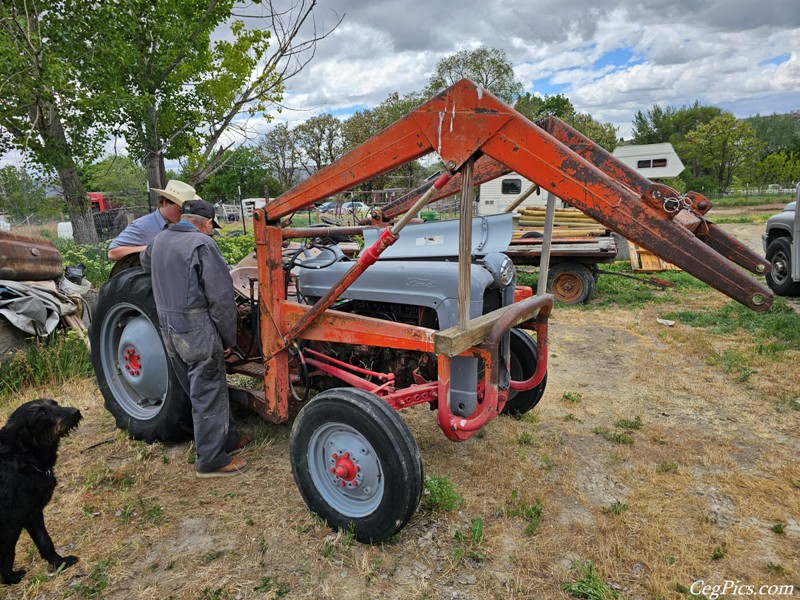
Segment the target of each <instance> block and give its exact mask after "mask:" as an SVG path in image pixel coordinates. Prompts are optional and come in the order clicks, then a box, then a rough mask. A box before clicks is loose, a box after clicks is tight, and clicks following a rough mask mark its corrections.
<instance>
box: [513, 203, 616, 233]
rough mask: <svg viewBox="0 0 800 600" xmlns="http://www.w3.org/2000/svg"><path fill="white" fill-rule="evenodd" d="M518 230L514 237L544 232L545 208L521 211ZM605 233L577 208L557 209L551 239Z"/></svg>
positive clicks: (533, 207)
mask: <svg viewBox="0 0 800 600" xmlns="http://www.w3.org/2000/svg"><path fill="white" fill-rule="evenodd" d="M520 212H521V216H520V220H519V228H518V229H517V230H516V231H515V232H514V235H515V237H521V236H522V235H524V234H525V233H527V232H529V231H538V232H539V233H542V232H543V231H544V217H545V208H544V207H543V206H528V207H525V208H524V209H522V210H521V211H520ZM605 233H606V230H605V228H604V227H603V226H602V225H601V224H600V223H598V222H597V221H595V220H594V219H592V218H591V217H589V216H587V215H585V214H583V213H582V212H581V211H579V210H578V209H577V208H557V209H556V218H555V223H554V226H553V237H554V238H558V237H592V236H598V235H603V234H605Z"/></svg>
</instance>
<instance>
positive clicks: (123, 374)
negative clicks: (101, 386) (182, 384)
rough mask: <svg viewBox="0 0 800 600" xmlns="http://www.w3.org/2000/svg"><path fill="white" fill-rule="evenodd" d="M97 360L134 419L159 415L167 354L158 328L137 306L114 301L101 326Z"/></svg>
mask: <svg viewBox="0 0 800 600" xmlns="http://www.w3.org/2000/svg"><path fill="white" fill-rule="evenodd" d="M99 354H100V360H101V364H102V368H103V373H104V375H105V378H106V383H107V384H108V387H109V388H110V389H111V393H112V394H113V396H114V398H115V399H116V400H117V403H118V404H119V405H120V407H121V408H122V409H123V410H124V411H125V412H126V413H127V414H129V415H130V416H131V417H132V418H133V419H136V420H140V421H146V420H149V419H152V418H154V417H156V416H157V415H158V413H159V412H160V411H161V408H162V406H163V403H164V399H165V398H166V395H167V388H168V382H169V374H168V367H167V360H168V359H167V356H166V354H165V352H164V346H163V345H162V343H161V336H160V335H159V333H158V328H157V327H156V326H155V324H154V323H153V322H152V321H151V320H150V319H149V318H147V315H145V314H144V313H142V311H141V310H139V309H138V308H137V307H136V306H134V305H133V304H128V303H120V304H116V305H114V307H113V308H111V310H109V311H108V313H107V314H106V317H105V319H103V323H102V326H101V328H100V348H99Z"/></svg>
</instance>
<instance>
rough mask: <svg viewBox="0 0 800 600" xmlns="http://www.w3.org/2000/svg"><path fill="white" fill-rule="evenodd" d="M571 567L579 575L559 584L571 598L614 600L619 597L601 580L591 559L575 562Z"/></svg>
mask: <svg viewBox="0 0 800 600" xmlns="http://www.w3.org/2000/svg"><path fill="white" fill-rule="evenodd" d="M573 568H574V569H576V570H577V571H578V575H579V577H578V578H577V579H575V580H574V581H568V582H566V583H564V584H563V585H562V586H561V589H562V590H564V591H565V592H567V593H568V594H569V595H570V596H572V597H573V598H585V599H586V600H614V599H615V598H619V594H618V593H617V592H615V591H614V590H612V589H611V588H610V587H608V585H607V584H606V582H605V581H603V578H602V577H601V576H600V574H599V573H598V572H597V571H596V570H595V568H594V565H593V564H592V562H591V561H587V562H581V563H576V564H575V565H573Z"/></svg>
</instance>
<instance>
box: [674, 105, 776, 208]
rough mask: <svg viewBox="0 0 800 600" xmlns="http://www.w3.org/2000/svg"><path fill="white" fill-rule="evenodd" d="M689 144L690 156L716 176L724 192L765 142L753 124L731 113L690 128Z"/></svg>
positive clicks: (717, 185) (716, 181)
mask: <svg viewBox="0 0 800 600" xmlns="http://www.w3.org/2000/svg"><path fill="white" fill-rule="evenodd" d="M686 144H687V148H686V153H687V156H688V157H689V158H690V159H691V160H694V161H697V163H698V164H699V165H700V166H701V167H702V168H704V169H706V170H707V171H708V172H709V173H710V174H711V175H712V176H713V178H714V183H715V185H716V187H717V191H720V192H722V191H724V190H727V189H728V188H729V187H730V185H731V181H732V180H733V176H734V175H735V174H736V172H737V170H738V169H740V168H741V167H742V166H743V165H745V163H746V162H747V161H748V160H753V159H754V158H755V157H757V156H758V155H759V153H760V152H761V149H762V148H763V146H764V144H763V142H761V141H760V140H758V138H756V135H755V131H754V130H753V127H752V126H751V125H750V124H748V123H747V122H745V121H743V120H740V119H736V118H735V117H734V116H733V115H732V114H730V113H724V114H722V115H720V116H718V117H714V118H713V119H712V120H711V121H710V122H709V123H706V124H702V125H699V126H698V127H697V128H696V129H694V130H692V131H690V132H689V133H688V134H687V136H686Z"/></svg>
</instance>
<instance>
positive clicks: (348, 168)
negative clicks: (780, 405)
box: [249, 80, 772, 440]
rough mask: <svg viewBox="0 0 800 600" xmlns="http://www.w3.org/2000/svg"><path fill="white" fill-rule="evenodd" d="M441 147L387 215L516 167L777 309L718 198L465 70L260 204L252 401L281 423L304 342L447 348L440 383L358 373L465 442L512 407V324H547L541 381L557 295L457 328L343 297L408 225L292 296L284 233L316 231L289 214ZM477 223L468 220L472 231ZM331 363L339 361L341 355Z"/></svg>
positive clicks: (717, 282) (722, 286)
mask: <svg viewBox="0 0 800 600" xmlns="http://www.w3.org/2000/svg"><path fill="white" fill-rule="evenodd" d="M431 152H436V153H437V154H438V155H439V157H440V158H441V159H442V161H443V162H444V164H445V165H446V168H447V171H448V172H447V173H445V175H444V176H443V177H442V178H440V180H439V181H437V182H436V183H435V184H433V187H430V186H426V188H428V187H430V189H420V190H417V191H415V192H414V193H412V194H410V195H408V196H407V197H405V198H402V199H400V200H398V201H397V202H395V203H393V204H392V205H390V206H388V207H386V208H385V209H384V210H383V211H376V212H374V213H373V215H372V216H373V220H374V221H376V222H383V221H384V220H386V221H388V220H389V219H391V218H393V217H395V216H397V215H399V214H401V213H402V212H405V211H409V209H410V208H411V207H412V206H413V207H414V209H417V210H418V206H419V201H420V198H421V197H423V193H424V194H425V196H424V199H425V202H430V201H435V200H436V199H438V198H441V197H445V196H447V195H450V194H452V193H454V192H456V191H457V190H458V189H459V185H461V184H462V179H463V183H464V185H461V187H462V212H465V211H466V213H467V214H470V212H471V188H472V184H473V181H474V183H475V184H478V183H481V182H482V181H485V180H488V179H492V178H494V177H497V176H499V175H502V174H503V173H506V172H509V171H516V172H517V173H520V174H521V175H523V176H525V177H526V178H528V179H529V180H531V181H533V182H534V183H536V184H537V185H539V186H540V187H542V188H544V189H546V190H547V191H549V192H551V193H553V194H556V195H558V196H559V197H560V198H562V199H564V200H565V201H566V202H568V203H569V204H571V205H572V206H575V207H577V208H579V209H580V210H582V211H583V212H585V213H586V214H588V215H590V216H591V217H593V218H594V219H596V220H597V221H599V222H601V223H603V224H604V225H605V226H606V227H608V228H609V229H612V230H614V231H616V232H618V233H620V234H621V235H623V236H625V237H626V238H628V239H630V240H632V241H634V242H635V243H637V244H639V245H640V246H642V247H644V248H647V249H648V250H650V251H652V252H654V253H655V254H656V255H658V256H660V257H662V258H664V259H665V260H668V261H669V262H671V263H673V264H676V265H678V266H679V267H681V268H682V269H683V270H685V271H687V272H689V273H691V274H693V275H695V276H696V277H698V278H699V279H701V280H703V281H705V282H706V283H708V284H709V285H711V286H712V287H714V288H716V289H718V290H720V291H721V292H723V293H725V294H727V295H729V296H730V297H732V298H734V299H735V300H737V301H738V302H740V303H742V304H744V305H746V306H748V307H750V308H751V309H753V310H765V309H767V308H768V307H769V306H770V305H771V303H772V293H771V292H770V290H769V289H768V288H767V287H766V286H764V285H763V284H761V283H760V282H758V281H756V280H755V279H753V278H752V276H750V275H749V274H747V273H745V272H744V271H742V270H741V269H740V268H739V267H738V266H737V265H741V266H744V267H745V268H747V269H749V270H751V271H753V272H755V273H763V271H764V269H765V268H766V267H767V265H766V263H765V261H764V259H763V258H761V257H759V256H758V255H757V254H755V253H754V252H752V251H750V250H749V249H747V248H746V247H744V246H743V245H741V244H740V243H739V242H737V241H735V240H733V239H732V238H730V237H729V236H727V235H726V234H725V233H724V232H722V231H721V230H720V229H718V228H717V227H716V226H714V225H713V223H711V222H710V221H708V220H707V219H706V218H705V213H706V212H707V211H708V209H709V208H710V207H711V205H710V203H709V202H708V200H707V199H706V198H704V197H703V196H701V195H699V194H695V193H689V194H685V195H681V194H679V193H678V192H676V191H675V190H673V189H671V188H669V187H667V186H664V185H660V184H653V183H651V182H650V181H648V180H647V179H645V178H643V177H641V176H640V175H638V174H637V173H636V172H635V171H633V170H631V169H629V168H627V167H625V165H623V164H622V163H621V162H620V161H618V160H617V159H616V158H614V157H613V156H612V155H610V154H608V153H607V152H605V151H604V150H602V148H599V147H598V146H597V145H596V144H594V142H592V141H591V140H588V139H587V138H585V137H583V136H582V135H581V134H579V133H578V132H576V131H575V130H573V129H571V128H570V127H568V126H567V125H566V124H564V123H563V122H561V121H559V120H558V119H555V118H548V119H546V120H544V121H543V122H541V123H540V124H539V125H537V124H534V123H533V122H531V121H529V120H528V119H526V118H525V117H523V116H521V115H520V114H518V113H517V112H516V111H514V110H513V109H512V108H510V107H509V106H507V105H506V104H504V103H503V102H502V101H500V100H499V99H498V98H496V97H495V96H493V95H492V94H491V93H489V92H487V91H486V90H484V89H482V88H481V87H479V86H477V85H475V84H474V83H472V82H470V81H468V80H462V81H460V82H458V83H456V84H455V85H453V86H452V87H450V88H448V89H447V90H445V91H444V92H442V93H440V94H438V95H437V96H435V97H434V98H432V99H431V100H430V101H428V102H427V103H425V104H423V105H422V106H420V107H419V108H417V109H416V110H414V111H413V112H411V113H410V114H408V115H407V116H406V117H404V118H402V119H400V120H399V121H397V122H396V123H394V124H392V125H390V126H389V127H387V128H386V129H385V130H383V131H382V132H381V133H379V134H378V135H376V136H375V137H373V138H371V139H369V140H367V141H366V142H364V143H363V144H361V145H360V146H358V147H357V148H355V149H354V150H352V151H351V152H350V153H349V154H347V155H345V156H344V157H343V158H341V159H340V160H338V161H336V162H335V163H333V164H331V165H330V166H328V167H325V168H323V169H321V170H320V171H318V172H317V173H315V174H314V175H313V176H311V177H309V178H308V179H307V180H305V181H303V182H302V183H300V184H299V185H297V186H296V187H294V188H293V189H291V190H289V191H288V192H286V193H284V194H283V195H281V196H280V197H278V198H276V199H274V200H272V201H270V202H269V203H267V204H266V205H265V206H264V207H263V208H260V209H257V210H256V211H255V212H254V216H253V219H254V231H255V241H256V251H257V258H258V288H259V289H258V294H259V298H260V302H259V309H260V323H261V331H260V332H259V335H260V336H261V348H262V352H263V367H264V369H263V371H264V382H265V391H264V392H263V393H251V394H250V398H249V404H250V406H251V407H252V408H254V409H255V410H256V411H257V412H258V413H259V414H261V415H262V416H263V417H264V418H265V419H267V420H269V421H273V422H280V421H284V420H286V419H288V418H290V416H291V415H293V414H294V412H295V411H294V408H293V407H292V406H291V403H290V398H291V394H290V389H289V386H290V383H289V382H290V372H289V358H290V352H291V351H292V350H293V348H295V346H296V345H297V343H298V342H299V341H300V340H325V341H329V342H341V343H348V344H363V345H370V346H377V347H391V348H398V349H405V350H412V351H419V352H433V353H436V354H437V356H438V376H439V377H438V379H439V380H438V382H436V383H430V384H422V385H419V386H412V387H411V388H407V389H405V390H395V389H393V388H392V387H391V382H383V383H380V384H371V383H369V382H367V380H366V379H363V378H361V382H362V383H359V381H358V380H359V376H358V374H357V373H356V374H350V375H348V377H351V379H350V380H349V381H351V382H352V383H353V384H355V385H357V386H359V387H362V389H367V390H368V391H371V392H373V393H375V394H378V395H380V396H382V397H383V398H384V399H386V401H387V402H388V403H389V404H390V405H391V406H393V407H394V408H403V407H405V406H409V405H412V404H415V403H419V402H432V403H436V404H437V408H438V420H439V425H440V427H441V428H442V430H443V431H444V433H445V434H446V435H447V436H448V437H449V438H450V439H453V440H464V439H466V438H468V437H469V436H470V435H472V434H473V433H474V432H475V431H477V430H478V429H479V428H480V427H481V426H483V425H484V424H486V423H487V422H488V421H489V420H491V419H492V418H493V417H494V416H496V415H497V414H498V413H499V412H500V411H501V410H502V408H503V404H504V401H505V399H506V397H507V395H508V389H502V387H505V388H508V387H509V386H508V385H505V386H501V384H500V383H499V380H500V378H499V376H498V373H499V368H498V344H499V342H500V340H501V338H502V336H503V335H504V334H505V333H506V332H507V331H508V330H509V329H510V328H511V327H517V326H519V327H523V328H528V329H534V330H535V331H536V332H537V345H538V351H539V361H540V365H539V367H540V368H539V369H537V374H536V375H534V377H532V378H531V380H529V381H528V382H524V383H523V384H521V383H520V382H512V386H511V387H513V389H520V386H521V385H522V386H526V385H527V386H529V387H528V388H527V389H530V387H532V386H533V385H536V383H539V382H541V380H542V377H543V376H544V369H545V368H546V364H547V320H548V316H549V314H550V311H551V308H552V297H551V296H549V295H544V296H534V297H531V298H528V299H526V300H523V301H521V302H518V303H516V304H513V305H510V306H506V307H504V308H501V309H499V310H497V311H494V312H493V313H490V314H488V315H484V316H482V317H479V318H477V319H473V320H471V321H468V322H466V323H465V322H462V321H461V320H460V321H459V326H457V327H454V328H452V329H451V330H445V331H436V330H432V329H428V328H424V327H417V326H412V325H405V324H401V323H395V322H387V321H384V320H379V319H374V318H370V317H364V316H359V315H354V314H350V313H344V312H338V311H336V310H331V309H330V306H331V305H332V304H333V302H334V301H335V300H336V298H337V297H338V296H339V295H340V294H341V292H342V291H344V290H345V289H346V288H347V287H348V286H349V285H350V284H351V283H352V282H353V281H355V279H356V278H357V277H358V276H359V275H360V273H362V272H363V271H364V270H365V269H367V268H369V265H370V264H372V263H374V262H375V261H376V260H377V259H378V258H379V256H380V254H381V252H382V251H383V250H384V249H385V248H386V247H388V246H389V245H391V244H392V243H394V241H395V240H396V239H397V235H398V234H399V230H398V229H397V228H396V227H395V228H392V229H390V228H388V227H387V229H386V230H385V231H384V232H383V234H382V235H381V236H379V239H378V240H377V242H375V244H374V245H373V246H372V247H370V248H368V249H365V251H364V252H362V253H361V256H360V257H359V259H358V261H357V263H355V264H354V266H353V268H352V269H351V271H350V272H349V273H348V274H347V275H345V277H344V278H343V280H342V281H341V282H340V283H339V284H338V285H337V286H335V288H334V289H332V290H331V292H330V293H329V294H328V295H326V297H323V298H321V299H320V300H319V301H318V302H317V303H316V304H315V305H314V306H308V305H302V304H298V303H295V302H292V301H289V300H288V299H287V297H286V289H285V280H284V272H283V269H282V256H281V248H282V244H283V242H284V240H285V239H288V238H292V237H301V236H302V235H303V234H304V232H305V231H306V230H303V229H298V230H292V229H289V228H285V227H282V226H281V223H282V220H283V219H284V218H285V217H287V216H289V215H291V214H292V213H294V212H296V211H298V210H300V209H303V208H304V207H307V206H309V205H311V204H312V203H314V202H317V201H319V200H322V199H324V198H327V197H329V196H331V195H333V194H336V193H338V192H341V191H344V190H347V189H350V188H352V187H353V186H355V185H358V184H360V183H362V182H364V181H366V180H368V179H370V178H372V177H375V176H377V175H379V174H381V173H384V172H386V171H388V170H390V169H393V168H396V167H398V166H400V165H402V164H404V163H406V162H409V161H411V160H415V159H417V158H420V157H422V156H423V155H425V154H428V153H431ZM473 162H474V163H475V165H474V171H473ZM451 176H452V177H453V178H452V180H451V179H450V178H451ZM412 210H413V209H412ZM414 212H416V211H414ZM410 216H413V215H409V214H407V218H410ZM406 221H407V219H406ZM466 230H467V227H466V225H465V224H464V220H463V219H462V229H461V233H462V237H463V236H465V235H467V231H466ZM316 231H317V232H318V233H319V232H320V231H319V230H316ZM467 248H469V246H467ZM462 254H464V252H463V251H462ZM460 260H461V261H464V260H465V257H464V256H461V257H460ZM466 260H467V261H468V260H469V257H466ZM465 272H466V271H465ZM465 272H462V271H461V270H460V272H459V275H460V277H465V276H466V275H465ZM459 287H461V286H459ZM467 289H468V288H467ZM459 300H460V301H461V299H459ZM454 356H472V357H479V358H482V359H483V370H484V372H483V375H482V377H483V380H484V381H483V387H482V398H481V399H480V401H479V404H478V406H477V408H476V409H475V411H474V413H473V414H472V415H470V416H469V417H456V416H454V415H453V414H452V413H451V411H450V406H449V368H450V363H449V360H450V358H452V357H454ZM312 360H315V359H314V358H312ZM326 368H329V369H338V368H339V367H337V366H336V365H335V364H332V363H327V367H326Z"/></svg>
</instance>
